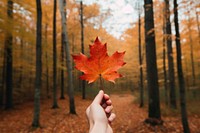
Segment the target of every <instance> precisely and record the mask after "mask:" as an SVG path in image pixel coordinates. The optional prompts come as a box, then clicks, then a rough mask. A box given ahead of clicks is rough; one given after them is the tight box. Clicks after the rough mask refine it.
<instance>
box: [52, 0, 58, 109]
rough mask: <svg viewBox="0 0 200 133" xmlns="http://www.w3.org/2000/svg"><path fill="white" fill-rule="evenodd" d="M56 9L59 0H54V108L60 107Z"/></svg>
mask: <svg viewBox="0 0 200 133" xmlns="http://www.w3.org/2000/svg"><path fill="white" fill-rule="evenodd" d="M56 10H57V1H56V0H54V9H53V106H52V108H54V109H55V108H58V104H57V88H56V87H57V61H56V58H57V50H56Z"/></svg>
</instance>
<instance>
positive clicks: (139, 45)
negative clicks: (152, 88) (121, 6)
mask: <svg viewBox="0 0 200 133" xmlns="http://www.w3.org/2000/svg"><path fill="white" fill-rule="evenodd" d="M138 21H139V22H138V50H139V65H140V107H143V106H144V92H143V89H144V87H143V63H142V46H141V45H142V44H141V19H140V10H139V11H138Z"/></svg>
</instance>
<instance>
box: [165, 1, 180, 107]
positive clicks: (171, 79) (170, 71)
mask: <svg viewBox="0 0 200 133" xmlns="http://www.w3.org/2000/svg"><path fill="white" fill-rule="evenodd" d="M165 9H166V10H165V14H166V17H165V18H166V20H165V21H166V26H165V27H166V34H167V37H166V40H167V57H168V74H169V87H170V89H169V90H170V93H169V97H170V107H171V108H173V109H176V108H177V104H176V90H175V77H174V61H173V60H174V59H173V49H172V33H171V22H170V10H169V0H165Z"/></svg>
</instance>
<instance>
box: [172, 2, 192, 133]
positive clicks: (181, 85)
mask: <svg viewBox="0 0 200 133" xmlns="http://www.w3.org/2000/svg"><path fill="white" fill-rule="evenodd" d="M174 24H175V31H176V39H175V40H176V51H177V70H178V79H179V92H180V106H181V117H182V125H183V129H184V133H190V129H189V124H188V119H187V110H186V97H185V82H184V77H183V70H182V61H181V56H182V53H181V42H180V33H179V23H178V4H177V0H174Z"/></svg>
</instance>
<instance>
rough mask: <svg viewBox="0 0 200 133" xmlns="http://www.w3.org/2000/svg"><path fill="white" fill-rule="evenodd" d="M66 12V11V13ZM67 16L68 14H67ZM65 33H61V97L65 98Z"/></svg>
mask: <svg viewBox="0 0 200 133" xmlns="http://www.w3.org/2000/svg"><path fill="white" fill-rule="evenodd" d="M65 14H66V13H65ZM65 16H66V15H65ZM64 45H65V43H64V34H63V33H62V34H61V63H62V68H61V91H60V99H65V96H64V87H65V83H64V78H65V77H64V69H63V67H64V58H65V56H64V55H65V54H64Z"/></svg>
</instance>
